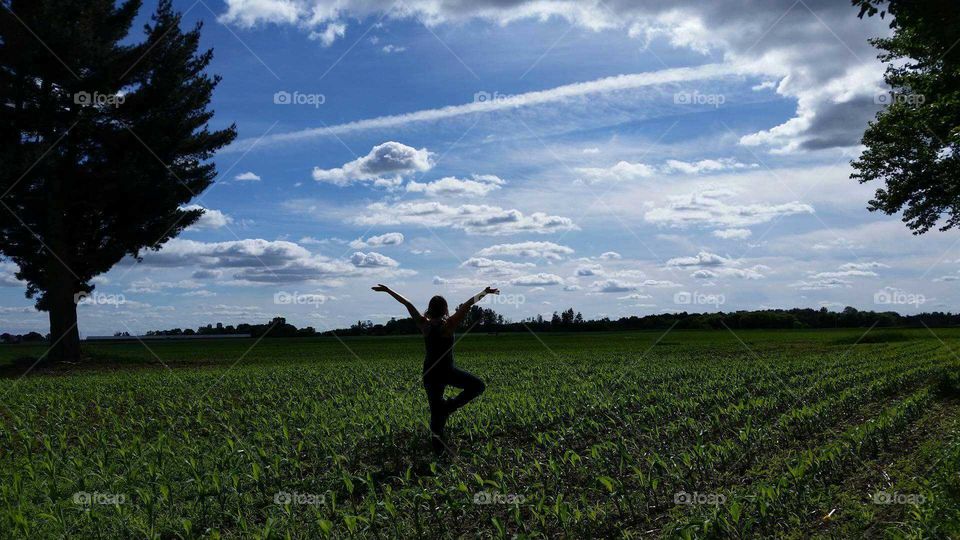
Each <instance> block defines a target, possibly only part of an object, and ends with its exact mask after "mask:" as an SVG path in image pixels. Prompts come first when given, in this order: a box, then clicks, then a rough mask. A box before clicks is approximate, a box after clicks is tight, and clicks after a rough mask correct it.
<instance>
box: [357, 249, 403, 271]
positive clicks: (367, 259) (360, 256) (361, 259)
mask: <svg viewBox="0 0 960 540" xmlns="http://www.w3.org/2000/svg"><path fill="white" fill-rule="evenodd" d="M350 262H351V263H352V264H353V265H354V266H356V267H358V268H379V267H395V266H400V263H398V262H397V261H395V260H393V259H391V258H390V257H387V256H386V255H381V254H379V253H377V252H375V251H371V252H370V253H363V252H362V251H358V252H356V253H354V254H353V256H352V257H350Z"/></svg>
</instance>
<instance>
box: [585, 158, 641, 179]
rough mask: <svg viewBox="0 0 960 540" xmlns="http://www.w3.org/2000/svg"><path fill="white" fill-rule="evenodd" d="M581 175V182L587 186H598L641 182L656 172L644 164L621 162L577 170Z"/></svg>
mask: <svg viewBox="0 0 960 540" xmlns="http://www.w3.org/2000/svg"><path fill="white" fill-rule="evenodd" d="M576 172H577V173H579V174H580V177H579V179H578V180H579V181H580V182H583V183H585V184H598V183H600V182H620V181H623V180H626V181H631V180H639V179H641V178H649V177H651V176H653V175H654V174H655V173H656V170H655V169H654V168H653V167H651V166H649V165H645V164H643V163H630V162H629V161H620V162H618V163H617V164H616V165H613V166H611V167H607V168H602V167H580V168H578V169H576Z"/></svg>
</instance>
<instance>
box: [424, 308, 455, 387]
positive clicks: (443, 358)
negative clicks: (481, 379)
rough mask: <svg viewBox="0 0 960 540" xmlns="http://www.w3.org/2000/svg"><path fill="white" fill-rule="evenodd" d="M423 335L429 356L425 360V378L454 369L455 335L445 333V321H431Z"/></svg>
mask: <svg viewBox="0 0 960 540" xmlns="http://www.w3.org/2000/svg"><path fill="white" fill-rule="evenodd" d="M429 325H430V326H429V327H428V328H427V331H426V332H425V333H424V334H423V341H424V343H425V344H426V346H427V347H426V348H427V354H426V356H425V357H424V359H423V375H424V377H428V376H432V375H434V374H437V375H439V374H441V373H446V372H447V371H449V370H450V369H451V368H452V367H453V344H454V341H455V340H454V338H453V335H452V334H451V335H447V334H445V333H444V332H443V321H436V322H433V321H431V322H430V323H429Z"/></svg>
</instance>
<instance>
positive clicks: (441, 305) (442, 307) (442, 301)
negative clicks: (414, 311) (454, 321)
mask: <svg viewBox="0 0 960 540" xmlns="http://www.w3.org/2000/svg"><path fill="white" fill-rule="evenodd" d="M448 313H449V312H448V311H447V299H446V298H444V297H442V296H440V295H439V294H438V295H436V296H434V297H433V298H431V299H430V303H429V304H427V312H426V313H425V315H426V316H427V318H428V319H442V318H444V317H446V316H447V314H448Z"/></svg>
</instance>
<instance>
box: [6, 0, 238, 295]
mask: <svg viewBox="0 0 960 540" xmlns="http://www.w3.org/2000/svg"><path fill="white" fill-rule="evenodd" d="M139 9H140V2H139V1H137V0H128V1H126V2H123V3H122V4H120V5H119V6H117V5H115V2H113V1H112V0H82V1H37V0H20V1H18V0H13V1H8V2H3V8H2V9H0V99H2V105H3V106H2V107H0V164H2V167H0V193H2V194H3V195H2V198H0V202H2V203H3V204H2V206H0V252H2V254H3V255H5V256H7V257H8V258H10V259H11V260H13V261H14V262H15V263H16V264H17V265H18V266H19V267H20V272H19V274H18V277H19V278H20V279H23V280H25V281H27V283H28V289H27V294H28V296H29V297H37V298H38V307H40V308H41V309H44V308H45V307H46V306H45V304H46V302H45V293H46V292H47V291H49V290H50V288H51V281H52V280H53V279H55V278H54V276H51V275H50V273H51V272H52V271H53V272H54V273H56V272H55V271H54V267H55V266H56V265H52V264H50V259H51V258H54V259H56V262H57V263H59V266H62V267H63V268H64V269H65V270H67V271H68V275H69V276H70V279H71V280H72V281H73V284H72V285H73V290H74V291H89V290H90V289H91V286H90V284H89V280H90V279H91V278H93V277H94V276H96V275H98V274H100V273H103V272H105V271H107V270H109V269H110V268H111V267H112V266H113V265H114V264H116V263H117V262H118V261H120V260H121V259H122V258H123V257H124V256H127V255H130V256H137V255H138V254H139V251H140V250H141V249H143V248H148V249H157V248H159V247H160V246H161V245H162V244H163V243H164V242H166V241H167V240H169V239H170V238H173V237H174V236H176V235H177V234H178V233H179V232H180V231H182V230H183V229H184V228H185V227H188V226H189V225H191V224H192V223H194V222H195V221H196V220H197V219H198V218H199V217H200V215H201V213H202V211H199V210H189V211H185V210H181V209H180V208H181V207H182V206H183V205H184V204H185V203H187V202H189V201H190V200H191V199H192V198H193V197H194V196H196V195H197V194H199V193H200V192H202V191H203V190H204V189H206V188H207V187H208V186H209V185H210V184H211V183H212V181H213V180H214V178H215V176H216V171H215V168H214V165H213V164H212V163H208V160H209V158H210V157H211V156H212V154H213V152H214V151H215V150H216V149H218V148H220V147H222V146H224V145H226V144H228V143H229V142H230V141H231V140H232V139H233V138H234V137H235V129H234V128H233V127H232V126H231V127H230V128H228V129H224V130H220V131H213V132H211V131H209V130H208V129H207V123H208V121H209V120H210V119H211V116H212V114H213V113H212V112H211V111H209V110H208V108H207V106H208V104H209V102H210V98H211V93H212V91H213V89H214V87H215V86H216V84H217V83H218V81H219V79H218V78H217V77H212V76H209V75H207V74H205V73H204V69H205V68H206V67H207V65H208V64H209V63H210V60H211V58H212V52H211V51H206V52H201V53H197V50H198V45H199V39H200V25H197V26H196V27H195V28H194V29H193V30H191V31H188V32H183V31H181V29H180V15H179V14H177V13H175V12H174V11H173V10H172V8H171V5H170V3H169V2H168V1H163V2H161V3H160V6H159V7H158V9H157V12H156V13H155V14H154V15H153V18H152V20H151V22H150V23H149V24H148V25H146V27H145V36H146V38H145V40H144V41H143V42H142V43H139V44H133V45H124V44H121V42H122V40H124V38H125V37H126V36H127V35H128V32H129V29H130V26H131V24H132V21H133V19H134V17H135V16H136V14H137V12H138V10H139Z"/></svg>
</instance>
